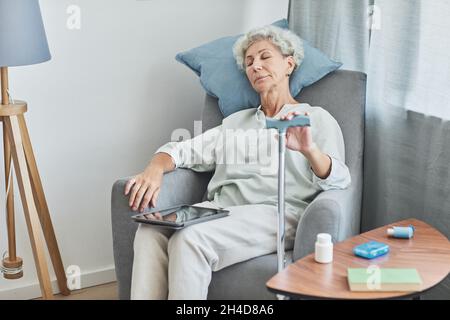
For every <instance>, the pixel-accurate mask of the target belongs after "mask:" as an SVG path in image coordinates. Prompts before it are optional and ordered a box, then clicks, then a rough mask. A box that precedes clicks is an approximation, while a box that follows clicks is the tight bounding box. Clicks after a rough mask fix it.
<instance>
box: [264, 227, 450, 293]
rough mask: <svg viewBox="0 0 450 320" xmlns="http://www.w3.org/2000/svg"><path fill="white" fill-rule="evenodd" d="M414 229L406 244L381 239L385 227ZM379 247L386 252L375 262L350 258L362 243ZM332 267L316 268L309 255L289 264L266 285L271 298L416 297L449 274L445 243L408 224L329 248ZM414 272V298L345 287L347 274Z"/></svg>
mask: <svg viewBox="0 0 450 320" xmlns="http://www.w3.org/2000/svg"><path fill="white" fill-rule="evenodd" d="M409 225H413V226H414V227H415V232H414V237H413V238H412V239H397V238H391V237H388V236H387V232H386V231H387V228H388V227H390V226H409ZM371 240H374V241H379V242H383V243H387V244H389V246H390V252H389V253H388V254H387V255H385V256H381V257H379V258H375V259H372V260H366V259H364V258H359V257H357V256H355V255H354V254H353V251H352V250H353V247H354V246H356V245H359V244H362V243H364V242H367V241H371ZM333 254H334V257H333V262H332V263H330V264H320V263H317V262H316V261H315V260H314V253H313V254H310V255H308V256H305V257H303V258H302V259H299V260H297V261H296V262H294V263H292V264H290V265H289V266H287V267H286V269H284V270H283V271H282V272H280V273H278V274H276V275H275V276H274V277H272V278H271V279H270V280H269V281H268V282H267V283H266V286H267V287H268V289H269V290H270V291H272V292H274V293H279V294H282V295H286V296H290V297H293V298H316V299H391V298H400V297H419V298H420V294H422V293H423V292H425V291H427V290H429V289H431V288H432V287H434V286H436V285H437V284H439V283H440V282H441V281H442V280H444V279H445V278H446V277H447V275H448V274H449V273H450V242H449V240H448V239H447V238H446V237H445V236H444V235H443V234H441V233H440V232H439V231H437V230H436V229H434V228H433V227H431V226H430V225H428V224H426V223H424V222H422V221H420V220H417V219H408V220H403V221H399V222H396V223H393V224H389V225H386V226H383V227H380V228H377V229H374V230H371V231H368V232H366V233H362V234H360V235H358V236H355V237H353V238H350V239H347V240H345V241H343V242H339V243H337V244H335V245H334V252H333ZM370 265H377V266H379V267H380V268H416V269H417V271H418V272H419V274H420V276H421V278H422V289H421V291H420V292H353V291H350V288H349V285H348V282H347V268H367V267H369V266H370Z"/></svg>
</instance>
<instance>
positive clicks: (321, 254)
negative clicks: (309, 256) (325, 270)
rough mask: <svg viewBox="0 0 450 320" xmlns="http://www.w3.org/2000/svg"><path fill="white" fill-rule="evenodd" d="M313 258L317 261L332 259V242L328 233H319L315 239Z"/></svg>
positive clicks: (326, 261) (329, 260) (323, 261)
mask: <svg viewBox="0 0 450 320" xmlns="http://www.w3.org/2000/svg"><path fill="white" fill-rule="evenodd" d="M315 259H316V261H317V262H319V263H330V262H331V261H333V242H331V235H330V234H328V233H319V234H318V235H317V240H316V248H315Z"/></svg>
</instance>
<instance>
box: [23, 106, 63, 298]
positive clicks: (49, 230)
mask: <svg viewBox="0 0 450 320" xmlns="http://www.w3.org/2000/svg"><path fill="white" fill-rule="evenodd" d="M17 118H18V121H19V126H20V132H21V135H22V143H23V149H24V152H25V157H26V161H27V165H28V172H29V174H30V180H31V186H32V189H33V195H34V200H35V203H36V207H37V210H38V215H39V219H40V222H41V226H42V230H43V232H44V237H45V241H46V242H47V248H48V251H49V254H50V258H51V260H52V264H53V269H54V270H55V274H56V279H57V281H58V287H59V290H60V292H61V294H63V295H65V296H67V295H69V294H70V290H69V289H68V288H67V278H66V272H65V270H64V266H63V263H62V259H61V254H60V252H59V248H58V243H57V241H56V236H55V231H54V229H53V224H52V220H51V217H50V212H49V210H48V206H47V201H46V199H45V194H44V189H43V187H42V182H41V178H40V176H39V171H38V168H37V165H36V159H35V158H34V154H33V148H32V145H31V140H30V136H29V134H28V129H27V125H26V122H25V117H24V115H23V114H21V115H18V116H17Z"/></svg>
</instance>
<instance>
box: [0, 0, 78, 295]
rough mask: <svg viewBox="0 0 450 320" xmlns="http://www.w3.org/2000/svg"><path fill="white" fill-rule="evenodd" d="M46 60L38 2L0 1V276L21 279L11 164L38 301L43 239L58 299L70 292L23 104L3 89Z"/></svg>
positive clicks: (46, 278) (46, 277) (43, 282)
mask: <svg viewBox="0 0 450 320" xmlns="http://www.w3.org/2000/svg"><path fill="white" fill-rule="evenodd" d="M47 60H50V52H49V49H48V44H47V38H46V35H45V30H44V25H43V22H42V17H41V12H40V8H39V2H38V0H0V73H1V97H2V100H1V105H0V119H1V121H2V122H3V149H4V159H5V184H6V188H5V189H6V190H7V201H6V207H7V208H6V212H7V214H6V215H7V216H6V224H7V230H8V255H7V256H6V257H4V258H3V260H2V266H1V271H2V273H3V275H4V277H5V278H6V279H17V278H20V277H22V276H23V272H22V259H21V258H20V257H18V256H17V255H16V243H15V241H16V240H15V225H14V224H15V222H14V196H13V183H12V175H10V174H9V173H10V169H11V160H12V161H14V171H15V172H16V178H17V183H18V186H19V191H20V196H21V200H22V206H23V211H24V214H25V220H26V223H27V228H28V234H29V236H30V242H31V247H32V250H33V256H34V261H35V265H36V271H37V275H38V278H39V284H40V288H41V292H42V297H43V298H44V299H52V298H53V292H52V286H51V282H50V274H49V269H48V265H47V261H46V257H45V247H44V238H45V242H46V244H47V248H48V251H49V254H50V258H51V261H52V264H53V269H54V271H55V274H56V278H57V282H58V286H59V290H60V292H61V293H62V294H64V295H68V294H70V291H69V290H68V288H67V279H66V273H65V270H64V266H63V264H62V260H61V255H60V252H59V249H58V244H57V242H56V237H55V232H54V230H53V225H52V221H51V218H50V214H49V211H48V207H47V201H46V199H45V195H44V191H43V188H42V183H41V179H40V176H39V172H38V169H37V166H36V160H35V158H34V154H33V149H32V146H31V142H30V137H29V134H28V129H27V126H26V122H25V117H24V113H25V112H26V111H27V104H26V103H25V102H23V101H13V100H12V99H11V95H10V94H9V89H8V67H12V66H23V65H31V64H36V63H41V62H44V61H47ZM41 228H42V231H41ZM42 234H43V235H44V238H43V237H42Z"/></svg>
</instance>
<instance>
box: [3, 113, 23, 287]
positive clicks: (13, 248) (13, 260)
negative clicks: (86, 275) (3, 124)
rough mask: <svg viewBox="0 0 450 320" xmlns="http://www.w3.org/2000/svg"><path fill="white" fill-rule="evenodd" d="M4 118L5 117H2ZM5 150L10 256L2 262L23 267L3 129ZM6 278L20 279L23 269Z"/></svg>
mask: <svg viewBox="0 0 450 320" xmlns="http://www.w3.org/2000/svg"><path fill="white" fill-rule="evenodd" d="M2 120H3V118H2ZM3 151H4V156H5V190H7V191H8V197H7V199H6V212H7V214H6V225H7V229H8V256H7V257H6V258H5V259H3V261H2V264H3V266H4V267H6V268H12V269H16V268H21V267H22V264H23V262H22V259H21V258H19V257H17V256H16V234H15V221H14V192H13V185H14V184H13V177H12V175H11V180H9V171H10V169H11V148H10V145H9V140H8V133H7V131H6V130H3ZM3 276H4V277H5V279H19V278H21V277H23V271H20V272H19V273H15V274H8V273H5V274H4V275H3Z"/></svg>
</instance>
